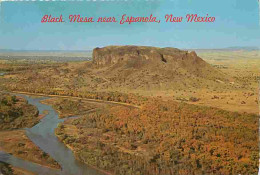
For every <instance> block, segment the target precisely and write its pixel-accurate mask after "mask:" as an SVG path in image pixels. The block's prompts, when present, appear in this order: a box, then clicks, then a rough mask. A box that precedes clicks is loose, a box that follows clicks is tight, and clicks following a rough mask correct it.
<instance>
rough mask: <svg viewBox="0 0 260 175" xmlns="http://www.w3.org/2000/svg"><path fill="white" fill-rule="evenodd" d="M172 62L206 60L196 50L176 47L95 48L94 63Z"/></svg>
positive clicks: (101, 64) (105, 64) (99, 64)
mask: <svg viewBox="0 0 260 175" xmlns="http://www.w3.org/2000/svg"><path fill="white" fill-rule="evenodd" d="M129 60H131V61H133V60H135V61H138V62H142V61H148V62H149V63H153V62H157V63H158V62H162V63H167V62H168V63H171V62H182V61H185V62H186V63H191V62H204V61H203V60H202V59H201V58H199V57H198V56H197V55H196V53H195V52H191V53H188V52H187V51H182V50H179V49H176V48H156V47H145V46H108V47H104V48H95V49H94V50H93V63H94V64H96V65H98V66H108V65H113V64H116V63H122V62H127V61H129Z"/></svg>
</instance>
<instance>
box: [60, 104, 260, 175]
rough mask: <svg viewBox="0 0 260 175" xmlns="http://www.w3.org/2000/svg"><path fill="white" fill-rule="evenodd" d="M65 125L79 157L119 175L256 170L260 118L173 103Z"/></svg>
mask: <svg viewBox="0 0 260 175" xmlns="http://www.w3.org/2000/svg"><path fill="white" fill-rule="evenodd" d="M70 124H73V125H75V126H76V127H77V129H78V134H79V138H75V136H73V135H70V133H66V129H64V128H66V127H69V125H66V124H63V125H60V126H59V128H58V129H57V130H56V134H57V135H58V137H59V138H60V139H61V140H63V141H64V142H65V143H66V144H69V145H70V146H71V147H73V148H74V149H73V150H74V151H75V155H76V156H77V158H78V159H79V160H81V161H83V162H85V163H87V164H90V165H93V166H97V167H99V168H102V169H105V170H108V171H110V172H113V173H114V174H151V175H156V174H183V175H184V174H185V175H186V174H257V172H258V160H259V155H258V152H259V148H258V142H257V140H258V117H257V116H256V115H253V114H246V113H244V114H239V113H234V112H228V111H224V110H220V109H216V108H209V107H199V106H195V105H189V104H184V103H177V102H174V101H168V102H163V101H160V100H154V101H150V102H147V103H146V104H145V105H144V106H143V107H142V109H135V110H133V109H129V108H126V107H114V108H112V109H107V110H104V111H99V112H97V113H93V114H89V115H86V116H85V117H82V118H79V119H75V120H73V121H71V123H70Z"/></svg>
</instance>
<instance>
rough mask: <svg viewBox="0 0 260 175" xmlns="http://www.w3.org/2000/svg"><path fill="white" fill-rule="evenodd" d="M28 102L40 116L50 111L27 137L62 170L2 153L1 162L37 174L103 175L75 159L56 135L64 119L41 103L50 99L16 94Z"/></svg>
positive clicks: (0, 154) (0, 155) (28, 131)
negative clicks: (55, 132) (35, 108)
mask: <svg viewBox="0 0 260 175" xmlns="http://www.w3.org/2000/svg"><path fill="white" fill-rule="evenodd" d="M16 95H19V96H22V97H24V98H26V99H27V100H28V103H29V104H32V105H34V106H36V107H37V108H38V110H39V113H40V114H43V111H48V114H47V115H46V116H45V117H44V118H43V119H41V121H40V122H39V123H38V124H37V125H35V126H34V127H32V128H27V129H26V135H27V136H28V137H29V138H30V140H31V141H32V142H34V143H35V144H36V145H37V146H38V147H40V148H41V149H42V150H43V151H44V152H46V153H48V154H49V155H50V156H51V157H52V158H53V159H55V160H56V161H57V162H58V163H59V164H60V165H61V167H62V169H61V170H60V171H59V170H54V169H49V168H46V167H43V166H40V165H37V164H34V163H32V162H28V161H25V160H22V159H18V158H16V157H14V156H12V155H9V154H6V153H4V152H0V161H4V162H6V163H9V164H11V165H13V166H16V167H20V168H23V169H26V170H28V171H31V172H34V173H36V174H45V175H46V174H51V175H52V174H53V175H55V174H61V175H103V173H101V172H100V171H98V170H96V169H93V168H91V167H89V166H87V165H86V164H84V163H82V162H79V161H78V160H76V159H75V157H74V155H73V152H72V151H71V150H70V149H69V148H67V147H66V146H65V145H64V144H63V143H62V142H60V141H59V140H58V138H57V137H56V136H55V134H54V130H55V128H56V127H57V125H58V124H59V123H60V122H63V121H64V120H63V119H59V118H58V113H57V112H56V111H55V110H54V109H53V108H52V107H51V106H50V105H45V104H42V103H40V101H41V100H44V99H47V98H48V97H35V98H34V97H31V96H28V95H22V94H16Z"/></svg>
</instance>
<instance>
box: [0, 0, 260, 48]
mask: <svg viewBox="0 0 260 175" xmlns="http://www.w3.org/2000/svg"><path fill="white" fill-rule="evenodd" d="M74 14H80V15H81V16H82V17H85V16H87V17H91V16H93V17H94V19H97V18H98V17H105V16H107V17H110V16H111V17H112V16H114V17H116V18H117V19H118V20H120V19H121V16H122V15H123V14H126V15H127V16H136V17H137V16H150V15H151V14H153V15H154V16H157V17H158V18H159V19H160V20H161V23H159V24H158V23H132V24H124V25H120V24H118V23H69V21H68V16H69V15H74ZM166 14H173V16H184V17H185V16H186V14H198V15H199V16H205V15H207V14H208V15H209V16H214V17H215V18H216V20H215V22H214V23H186V22H183V23H166V22H165V20H164V16H165V15H166ZM0 15H1V16H0V18H1V20H0V49H14V50H90V49H92V48H95V47H103V46H107V45H147V46H157V47H176V48H183V49H198V48H200V49H215V48H225V47H235V46H241V47H252V46H253V47H260V24H259V6H258V1H257V0H247V1H245V0H149V1H146V0H124V1H119V0H114V1H108V0H105V1H101V0H95V1H86V0H82V1H81V2H80V1H74V2H72V1H69V2H68V1H55V2H50V1H49V2H43V1H38V0H35V1H33V2H30V1H29V2H27V1H22V2H7V1H4V2H1V10H0ZM44 15H52V16H55V17H58V16H60V15H63V18H64V19H65V21H66V22H65V23H41V19H42V17H43V16H44Z"/></svg>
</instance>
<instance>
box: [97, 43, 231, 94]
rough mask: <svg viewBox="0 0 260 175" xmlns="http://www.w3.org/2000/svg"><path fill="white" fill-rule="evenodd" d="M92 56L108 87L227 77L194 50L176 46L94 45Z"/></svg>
mask: <svg viewBox="0 0 260 175" xmlns="http://www.w3.org/2000/svg"><path fill="white" fill-rule="evenodd" d="M92 58H93V64H94V67H95V68H97V69H98V70H99V71H97V73H98V74H102V77H107V79H109V80H113V81H112V82H111V83H104V84H107V86H108V87H111V86H117V87H121V86H124V87H126V88H130V89H132V88H134V89H136V88H138V89H147V90H151V89H160V90H167V89H170V88H171V89H172V88H173V89H176V88H178V87H180V88H181V87H186V86H189V87H201V86H204V85H207V84H210V83H212V81H213V82H214V81H219V80H220V81H227V80H228V78H227V76H226V75H224V74H223V73H222V72H220V71H218V70H216V69H215V68H213V67H212V66H211V65H209V64H208V63H206V62H205V61H204V60H203V59H201V58H200V57H198V56H197V54H196V53H195V52H190V53H189V52H188V51H182V50H179V49H176V48H157V47H145V46H108V47H104V48H96V49H94V50H93V56H92ZM117 87H115V88H117Z"/></svg>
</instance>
